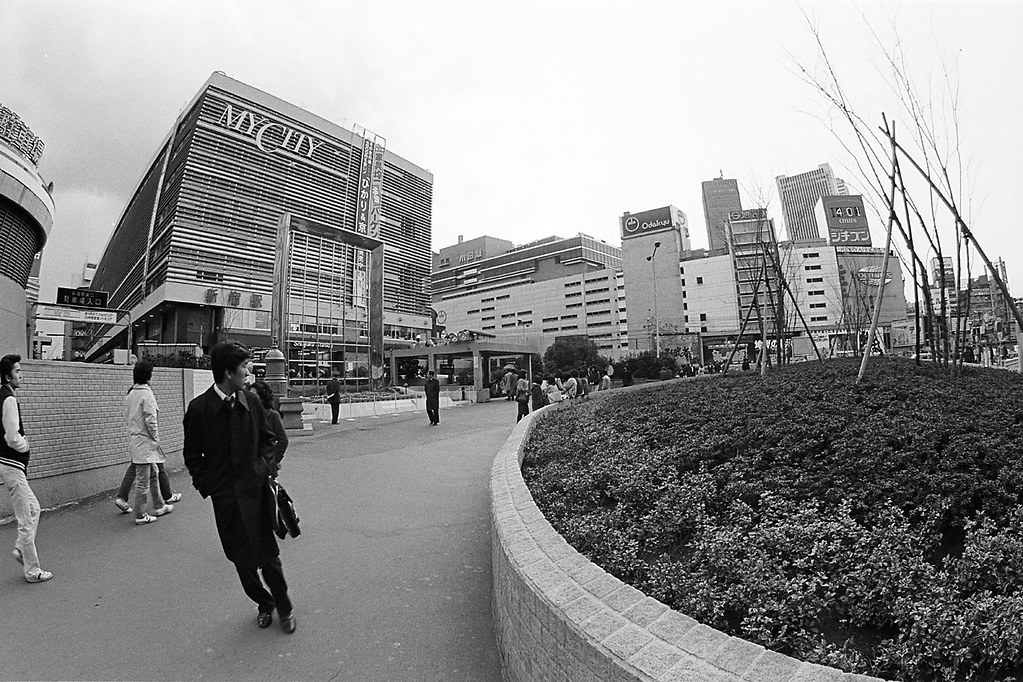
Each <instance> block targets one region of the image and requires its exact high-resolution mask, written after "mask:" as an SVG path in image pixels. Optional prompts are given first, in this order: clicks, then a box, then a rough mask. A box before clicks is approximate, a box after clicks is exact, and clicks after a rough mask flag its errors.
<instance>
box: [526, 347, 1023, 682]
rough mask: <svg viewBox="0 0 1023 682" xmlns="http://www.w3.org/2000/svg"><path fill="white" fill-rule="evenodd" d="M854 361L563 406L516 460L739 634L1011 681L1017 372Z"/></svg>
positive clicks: (831, 660)
mask: <svg viewBox="0 0 1023 682" xmlns="http://www.w3.org/2000/svg"><path fill="white" fill-rule="evenodd" d="M857 367H858V362H857V361H834V362H829V363H827V364H825V365H824V366H819V365H811V364H809V363H802V364H799V365H792V366H786V367H783V368H780V369H778V370H776V371H775V372H773V373H771V374H768V375H767V376H766V377H765V378H763V379H759V378H755V377H752V376H749V375H743V376H737V377H726V378H723V379H722V378H714V379H709V380H695V381H686V382H672V383H671V384H666V385H659V386H656V387H654V388H649V389H645V390H643V391H639V392H628V393H623V394H621V395H610V396H608V397H607V398H606V399H604V400H600V401H593V402H591V403H584V404H581V405H577V406H573V407H571V408H569V409H561V410H557V411H554V412H552V413H550V414H548V415H547V416H546V417H544V418H543V419H542V421H541V422H540V423H539V424H538V425H537V428H535V429H534V430H533V432H532V435H531V437H530V438H529V440H528V442H527V443H526V446H525V448H526V450H525V454H526V456H525V461H524V464H523V475H524V477H525V479H526V482H527V484H528V485H529V487H530V489H531V491H532V493H533V496H534V497H535V499H536V501H537V504H538V505H539V507H540V509H541V510H542V511H543V513H544V514H545V515H546V517H547V519H548V520H549V521H550V522H551V524H552V525H553V526H554V527H555V528H556V529H557V530H558V531H559V532H560V533H561V534H562V535H564V536H565V538H566V539H567V540H568V541H569V542H570V543H571V544H572V545H573V546H575V547H576V549H578V550H579V551H580V552H582V553H583V554H585V555H586V556H588V557H589V558H590V559H591V560H592V561H594V562H595V563H597V564H599V565H601V566H602V567H604V569H605V570H607V571H609V572H610V573H613V574H614V575H616V576H617V577H619V578H620V579H622V580H624V581H626V582H628V583H631V584H632V585H635V586H636V587H638V588H639V589H641V590H643V591H644V592H645V593H647V594H648V595H650V596H653V597H655V598H657V599H660V600H661V601H663V602H664V603H666V604H668V605H670V606H672V607H673V608H675V609H677V610H679V611H682V612H685V613H687V614H689V615H691V616H693V617H694V618H697V619H698V620H701V621H702V622H704V623H707V624H708V625H711V626H713V627H716V628H719V629H721V630H723V631H725V632H727V633H729V634H732V635H735V636H738V637H743V638H745V639H748V640H750V641H754V642H757V643H759V644H762V645H763V646H765V647H769V648H771V649H774V650H776V651H780V652H782V653H786V654H789V655H792V656H795V657H798V658H801V659H804V660H808V661H813V662H816V663H820V664H824V665H830V666H835V667H838V668H841V669H843V670H846V671H850V672H858V673H866V674H871V675H877V676H881V677H886V678H890V679H901V680H968V679H983V680H1012V679H1016V676H1017V675H1019V676H1020V679H1023V505H1021V502H1023V500H1021V497H1020V493H1021V491H1023V486H1021V481H1023V401H1021V398H1023V378H1021V377H1019V376H1018V375H1013V374H1010V373H1007V372H1000V371H997V370H975V371H970V370H967V371H964V373H963V375H962V376H961V377H960V378H959V379H957V380H953V379H950V378H948V377H946V376H945V375H944V374H943V373H941V372H940V371H938V370H936V369H932V368H929V367H924V368H917V367H916V366H915V365H914V364H913V363H911V362H906V361H889V362H879V363H877V364H876V365H874V366H873V367H872V368H871V373H870V374H869V375H868V380H867V381H866V382H865V383H863V384H861V385H855V384H854V379H855V375H856V369H857Z"/></svg>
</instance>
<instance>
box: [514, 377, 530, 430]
mask: <svg viewBox="0 0 1023 682" xmlns="http://www.w3.org/2000/svg"><path fill="white" fill-rule="evenodd" d="M515 401H516V403H518V406H519V412H518V416H517V417H516V418H515V422H516V423H518V422H520V421H522V418H523V417H525V416H526V415H527V414H529V382H528V381H526V380H525V379H519V380H518V381H517V382H516V383H515Z"/></svg>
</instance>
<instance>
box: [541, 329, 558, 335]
mask: <svg viewBox="0 0 1023 682" xmlns="http://www.w3.org/2000/svg"><path fill="white" fill-rule="evenodd" d="M556 331H558V328H557V327H544V328H543V333H544V334H551V333H553V332H556Z"/></svg>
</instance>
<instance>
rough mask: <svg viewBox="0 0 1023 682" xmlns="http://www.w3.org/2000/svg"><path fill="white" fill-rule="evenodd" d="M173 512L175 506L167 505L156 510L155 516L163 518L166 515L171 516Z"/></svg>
mask: <svg viewBox="0 0 1023 682" xmlns="http://www.w3.org/2000/svg"><path fill="white" fill-rule="evenodd" d="M172 511H174V505H172V504H165V505H163V506H162V507H160V508H159V509H154V510H153V516H163V515H164V514H170V513H171V512H172Z"/></svg>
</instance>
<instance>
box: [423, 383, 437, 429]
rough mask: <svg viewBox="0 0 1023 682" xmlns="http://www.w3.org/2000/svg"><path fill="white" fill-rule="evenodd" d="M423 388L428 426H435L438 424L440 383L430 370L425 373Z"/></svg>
mask: <svg viewBox="0 0 1023 682" xmlns="http://www.w3.org/2000/svg"><path fill="white" fill-rule="evenodd" d="M423 387H424V388H425V389H426V416H427V417H429V418H430V426H437V424H440V382H439V381H437V375H436V373H435V372H434V371H433V370H432V369H431V370H430V371H429V372H427V373H426V383H425V384H424V385H423Z"/></svg>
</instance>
